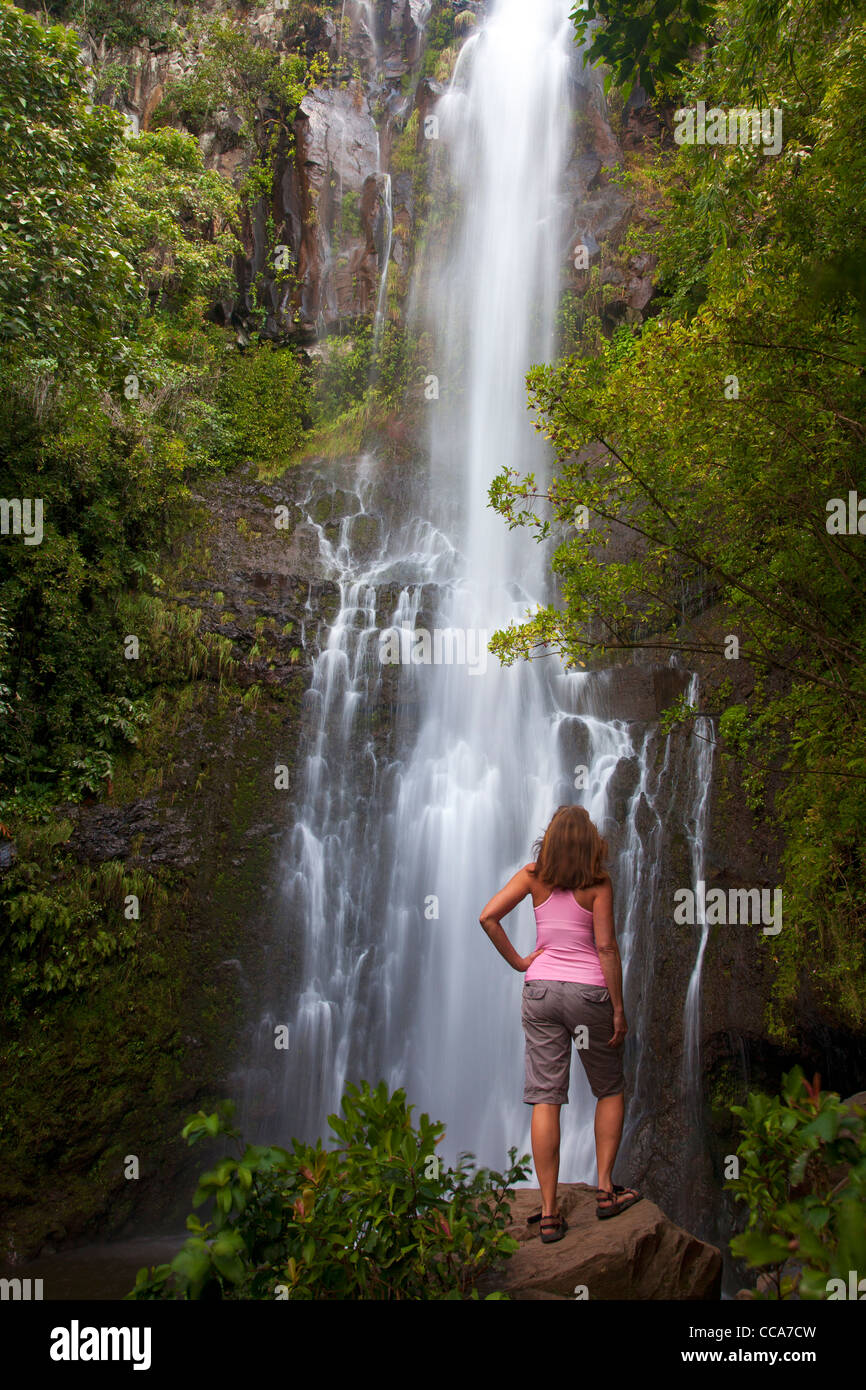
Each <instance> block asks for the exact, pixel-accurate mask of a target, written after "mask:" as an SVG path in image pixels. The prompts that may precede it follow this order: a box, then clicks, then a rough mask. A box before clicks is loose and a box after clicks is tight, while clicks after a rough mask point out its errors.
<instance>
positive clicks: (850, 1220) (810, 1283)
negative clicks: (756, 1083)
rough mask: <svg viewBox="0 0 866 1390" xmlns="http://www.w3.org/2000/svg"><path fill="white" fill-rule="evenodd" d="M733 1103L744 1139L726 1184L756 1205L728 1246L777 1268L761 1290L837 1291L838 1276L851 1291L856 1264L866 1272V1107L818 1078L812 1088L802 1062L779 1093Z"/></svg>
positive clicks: (756, 1263) (823, 1294) (783, 1294)
mask: <svg viewBox="0 0 866 1390" xmlns="http://www.w3.org/2000/svg"><path fill="white" fill-rule="evenodd" d="M730 1108H731V1111H732V1112H733V1114H735V1115H738V1116H739V1117H740V1119H741V1121H742V1125H743V1137H742V1139H741V1141H740V1144H739V1146H738V1148H737V1153H738V1155H739V1158H740V1162H741V1171H740V1176H739V1178H736V1179H733V1180H732V1181H730V1182H728V1183H726V1186H727V1187H728V1188H730V1189H732V1191H733V1192H734V1193H735V1196H736V1199H737V1201H740V1202H745V1203H747V1205H748V1208H749V1217H748V1221H747V1224H746V1230H745V1231H744V1232H743V1233H742V1234H741V1235H738V1236H735V1237H734V1238H733V1240H732V1241H731V1243H730V1245H731V1253H732V1254H733V1255H735V1256H736V1257H737V1258H739V1259H744V1260H745V1261H746V1262H747V1264H748V1265H749V1266H750V1267H751V1268H753V1269H763V1270H765V1271H766V1272H767V1273H768V1274H770V1276H771V1278H772V1288H771V1289H770V1291H768V1292H767V1293H765V1294H764V1295H761V1294H757V1295H756V1297H762V1296H763V1297H766V1298H787V1297H792V1296H793V1297H798V1298H810V1299H815V1298H827V1297H828V1296H830V1297H833V1290H832V1287H831V1286H830V1285H829V1281H830V1280H831V1279H841V1280H842V1281H843V1285H844V1287H845V1289H847V1288H848V1287H849V1275H850V1274H851V1273H852V1272H854V1273H855V1275H856V1278H857V1279H860V1278H863V1277H866V1220H864V1212H866V1123H864V1121H866V1111H864V1110H862V1109H859V1108H858V1109H857V1111H856V1112H853V1113H852V1111H850V1110H849V1109H848V1108H847V1107H846V1106H844V1105H843V1104H842V1102H841V1100H840V1098H839V1096H838V1095H837V1094H835V1093H834V1092H832V1091H821V1090H819V1084H818V1077H816V1078H815V1080H814V1082H813V1084H812V1085H811V1086H810V1085H809V1083H808V1082H807V1081H806V1080H805V1078H804V1076H803V1072H802V1069H801V1068H800V1067H794V1068H793V1070H792V1071H790V1072H788V1074H787V1075H786V1076H784V1077H783V1078H782V1095H781V1096H767V1095H763V1094H761V1093H756V1094H751V1095H750V1096H749V1098H748V1102H747V1104H746V1105H732V1106H731V1107H730ZM843 1168H844V1169H846V1171H845V1172H844V1173H843V1175H842V1176H840V1170H842V1169H843ZM836 1296H837V1297H838V1296H840V1295H838V1294H837V1295H836ZM841 1296H842V1297H845V1296H846V1295H845V1294H842V1295H841Z"/></svg>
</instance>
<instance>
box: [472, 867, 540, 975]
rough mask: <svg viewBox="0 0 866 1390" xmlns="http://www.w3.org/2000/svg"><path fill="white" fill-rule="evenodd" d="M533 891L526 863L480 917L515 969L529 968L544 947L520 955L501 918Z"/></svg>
mask: <svg viewBox="0 0 866 1390" xmlns="http://www.w3.org/2000/svg"><path fill="white" fill-rule="evenodd" d="M531 891H532V878H531V876H530V873H529V866H528V865H526V864H525V865H524V866H523V868H522V869H518V871H517V873H516V874H515V875H514V877H513V878H511V879H509V880H508V882H507V883H506V885H505V887H504V888H501V889H500V890H499V892H498V893H496V894H494V896H493V897H492V898H491V899H490V902H489V903H488V904H487V906H486V907H485V908H484V910H483V911H482V913H481V916H480V917H479V918H478V920H479V922H480V923H481V925H482V927H483V928H484V930H485V931H486V932H487V935H488V936H489V937H490V940H491V941H492V942H493V944H494V946H495V947H496V949H497V951H498V952H499V954H500V955H501V956H503V957H504V958H505V960H507V961H508V964H509V965H510V966H511V967H512V969H513V970H519V971H524V970H528V969H529V967H530V965H531V964H532V962H533V961H534V960H535V957H536V956H540V955H541V950H542V949H543V948H540V949H539V950H537V951H533V952H532V954H531V955H529V956H519V955H518V954H517V952H516V951H515V949H514V947H513V946H512V944H511V942H510V941H509V940H508V937H507V936H506V935H505V931H504V930H503V928H502V926H501V924H500V918H501V917H504V916H505V915H506V914H507V913H509V912H511V911H512V910H513V909H514V908H515V907H516V906H517V904H518V903H520V902H523V899H524V898H525V897H526V895H527V893H530V892H531Z"/></svg>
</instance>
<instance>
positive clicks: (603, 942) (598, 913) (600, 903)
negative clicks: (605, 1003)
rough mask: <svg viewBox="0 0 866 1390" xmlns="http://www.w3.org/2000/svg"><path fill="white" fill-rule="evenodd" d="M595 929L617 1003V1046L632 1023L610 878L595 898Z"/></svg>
mask: <svg viewBox="0 0 866 1390" xmlns="http://www.w3.org/2000/svg"><path fill="white" fill-rule="evenodd" d="M592 930H593V935H594V936H595V949H596V950H597V951H598V960H599V964H600V965H601V973H602V975H603V976H604V982H605V984H606V985H607V987H608V990H609V991H610V1002H611V1004H612V1005H613V1037H612V1038H611V1039H610V1045H611V1046H612V1047H616V1046H617V1045H618V1044H619V1043H621V1042H622V1041H623V1039H624V1038H625V1035H626V1033H627V1032H628V1027H627V1025H626V1021H625V1009H624V1007H623V1002H622V960H621V959H620V954H619V947H618V946H617V944H616V930H615V928H614V925H613V885H612V883H611V881H610V879H609V878H606V879H605V880H604V882H603V883H602V884H601V885H600V887H599V890H598V892H597V893H596V895H595V897H594V899H593V903H592Z"/></svg>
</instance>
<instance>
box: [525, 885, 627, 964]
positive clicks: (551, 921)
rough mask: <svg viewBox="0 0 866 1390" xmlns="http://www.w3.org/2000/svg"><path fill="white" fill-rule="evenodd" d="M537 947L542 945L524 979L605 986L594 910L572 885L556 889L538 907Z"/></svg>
mask: <svg viewBox="0 0 866 1390" xmlns="http://www.w3.org/2000/svg"><path fill="white" fill-rule="evenodd" d="M535 925H536V929H537V931H536V939H535V947H536V950H537V949H538V947H539V946H543V947H544V950H543V952H542V954H541V955H540V956H536V957H535V960H534V961H533V962H532V964H531V965H530V967H529V969H528V970H527V971H526V973H525V975H524V977H523V978H524V980H571V981H573V982H574V983H576V984H583V985H605V984H606V983H607V981H606V980H605V978H604V975H603V973H602V969H601V962H600V961H599V958H598V951H597V950H596V948H595V935H594V933H593V930H592V913H591V912H589V911H587V909H586V908H585V907H581V906H580V903H579V902H577V901H576V899H575V897H574V894H573V893H572V891H571V889H570V888H554V890H553V892H552V893H551V895H550V897H549V898H546V899H545V901H544V902H543V903H542V904H541V905H540V907H537V908H536V909H535Z"/></svg>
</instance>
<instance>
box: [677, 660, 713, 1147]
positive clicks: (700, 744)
mask: <svg viewBox="0 0 866 1390" xmlns="http://www.w3.org/2000/svg"><path fill="white" fill-rule="evenodd" d="M697 696H698V678H697V676H693V677H692V681H691V685H690V687H689V692H688V696H687V700H688V703H689V704H690V705H694V704H696V703H697ZM712 736H713V730H712V724H711V723H710V721H709V720H708V719H705V718H701V719H696V720H695V739H696V742H697V751H696V756H695V760H694V778H695V784H696V785H695V794H694V796H693V797H692V798H691V803H692V806H693V813H692V816H691V818H690V820H689V822H688V823H687V825H686V831H687V834H688V841H689V860H690V866H691V871H692V885H691V886H692V889H693V891H694V892H695V895H696V898H697V901H698V902H702V901H703V900H702V898H700V897H699V896H698V893H699V889H698V884H699V883H701V882H703V880H704V878H705V873H706V868H705V863H706V855H705V840H706V829H707V815H708V811H709V803H710V787H711V785H712V771H713V742H712ZM700 917H701V920H700V922H699V923H698V924H697V925H698V927H699V933H698V944H697V950H696V953H695V963H694V965H693V967H692V973H691V975H690V976H689V985H688V989H687V991H686V1002H685V1010H684V1018H683V1034H684V1038H683V1063H682V1079H683V1091H684V1096H685V1101H686V1104H687V1105H688V1107H689V1109H690V1112H691V1114H692V1116H693V1121H694V1125H695V1128H696V1129H697V1130H699V1129H700V1128H701V1126H700V1123H699V1115H700V1102H701V1094H700V1085H701V976H702V972H703V965H704V952H705V951H706V948H707V937H708V936H709V930H710V929H709V926H708V924H707V918H706V912H705V911H701V914H700Z"/></svg>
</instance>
